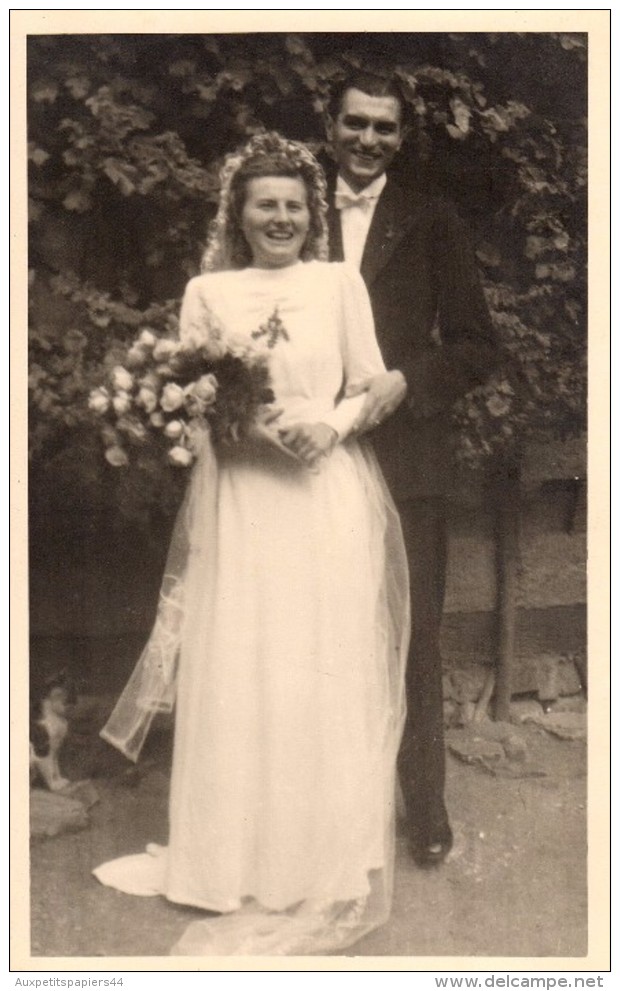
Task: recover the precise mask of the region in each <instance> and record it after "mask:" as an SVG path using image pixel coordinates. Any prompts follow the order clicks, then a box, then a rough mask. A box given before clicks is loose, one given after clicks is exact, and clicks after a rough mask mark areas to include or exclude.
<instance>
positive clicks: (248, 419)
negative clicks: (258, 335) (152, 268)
mask: <svg viewBox="0 0 620 991" xmlns="http://www.w3.org/2000/svg"><path fill="white" fill-rule="evenodd" d="M273 399H274V396H273V393H272V391H271V389H270V387H269V370H268V367H267V363H266V358H265V356H264V354H260V353H256V352H254V351H252V350H251V348H245V349H244V348H234V349H231V348H228V347H226V346H225V345H224V344H223V343H222V340H221V337H218V335H210V339H209V341H208V343H206V344H201V345H194V344H190V343H187V344H185V343H181V342H179V341H176V340H172V339H170V338H167V337H158V336H157V335H156V334H155V332H154V331H152V330H150V329H144V330H142V332H141V333H140V335H139V337H138V338H137V340H136V341H135V342H134V343H133V344H132V345H131V346H130V347H129V348H128V350H127V352H126V354H125V355H124V356H122V358H121V360H120V362H119V363H118V364H116V365H114V366H113V367H111V368H110V370H109V372H108V374H107V376H106V380H105V381H104V383H103V384H101V385H100V386H98V387H97V388H95V389H93V390H92V391H91V393H90V397H89V401H88V405H89V407H90V409H91V410H92V411H93V413H94V414H95V415H96V416H97V417H100V418H101V419H102V420H103V425H102V430H101V434H102V438H103V442H104V444H105V448H106V451H105V457H106V459H107V461H108V462H109V463H110V464H111V465H114V466H115V467H122V466H124V465H127V464H129V463H130V460H131V449H132V448H136V447H139V446H141V445H145V444H148V443H153V442H155V443H159V444H163V447H164V450H165V451H166V454H167V459H168V461H169V463H170V464H172V465H176V466H179V467H187V466H189V465H191V464H192V462H193V461H194V459H195V457H196V448H197V443H196V442H197V435H198V433H199V432H200V429H201V428H204V426H205V424H208V427H209V429H210V432H211V436H212V438H213V441H214V443H215V444H216V446H217V445H220V446H221V445H232V444H235V443H237V442H238V441H240V440H242V439H243V437H244V436H245V435H246V434H247V432H248V430H249V428H250V426H251V424H252V422H253V421H254V420H255V418H256V416H257V414H258V412H259V410H260V408H261V407H262V406H263V405H265V404H267V403H271V402H273Z"/></svg>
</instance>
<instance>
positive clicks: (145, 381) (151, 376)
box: [138, 372, 159, 392]
mask: <svg viewBox="0 0 620 991" xmlns="http://www.w3.org/2000/svg"><path fill="white" fill-rule="evenodd" d="M138 385H139V386H140V388H142V386H144V388H145V389H152V390H153V392H156V391H157V389H158V388H159V378H158V377H157V375H155V373H154V372H149V373H148V375H143V376H142V378H140V379H138Z"/></svg>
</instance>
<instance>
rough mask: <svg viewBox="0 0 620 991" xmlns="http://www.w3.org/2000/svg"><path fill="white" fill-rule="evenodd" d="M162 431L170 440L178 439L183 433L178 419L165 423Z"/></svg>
mask: <svg viewBox="0 0 620 991" xmlns="http://www.w3.org/2000/svg"><path fill="white" fill-rule="evenodd" d="M164 433H165V435H166V437H169V438H170V440H178V439H179V437H180V436H181V434H182V433H183V424H182V423H181V421H180V420H171V421H170V423H167V424H166V429H165V430H164Z"/></svg>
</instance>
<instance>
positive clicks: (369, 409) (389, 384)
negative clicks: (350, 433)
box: [346, 370, 407, 433]
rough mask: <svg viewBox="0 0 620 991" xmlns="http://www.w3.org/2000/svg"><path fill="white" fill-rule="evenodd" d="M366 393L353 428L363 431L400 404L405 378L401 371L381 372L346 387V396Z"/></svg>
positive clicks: (405, 388) (382, 418)
mask: <svg viewBox="0 0 620 991" xmlns="http://www.w3.org/2000/svg"><path fill="white" fill-rule="evenodd" d="M362 392H365V393H366V400H365V402H364V405H363V406H362V412H361V413H360V415H359V416H358V418H357V420H356V422H355V426H354V430H355V431H356V432H357V433H363V432H364V431H365V430H371V429H372V428H373V427H377V426H378V425H379V424H380V423H382V422H383V420H385V419H386V418H387V417H388V416H391V415H392V413H393V412H394V410H395V409H397V408H398V406H400V404H401V403H402V401H403V399H404V398H405V396H406V394H407V380H406V379H405V376H404V375H403V373H402V372H399V371H397V370H395V371H392V372H381V373H380V374H379V375H373V377H372V378H369V379H364V381H362V382H358V383H357V384H356V385H355V386H353V387H352V388H350V389H347V393H346V394H347V397H349V396H359V395H360V393H362Z"/></svg>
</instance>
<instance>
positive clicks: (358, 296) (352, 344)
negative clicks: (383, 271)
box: [321, 264, 385, 440]
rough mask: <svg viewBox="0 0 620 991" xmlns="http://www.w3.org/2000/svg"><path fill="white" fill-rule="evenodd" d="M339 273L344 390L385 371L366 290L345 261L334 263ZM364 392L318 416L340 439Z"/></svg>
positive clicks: (351, 422) (350, 426)
mask: <svg viewBox="0 0 620 991" xmlns="http://www.w3.org/2000/svg"><path fill="white" fill-rule="evenodd" d="M333 268H334V269H335V270H337V272H338V279H339V289H340V293H339V295H340V307H341V347H342V356H343V367H344V383H343V393H344V391H345V389H347V388H350V387H351V386H355V385H357V384H358V383H359V382H362V381H363V380H364V379H367V378H370V377H372V376H373V375H378V374H380V373H381V372H384V371H385V365H384V363H383V359H382V357H381V352H380V350H379V345H378V343H377V338H376V336H375V325H374V320H373V316H372V309H371V306H370V299H369V296H368V290H367V289H366V286H365V284H364V281H363V279H362V277H361V275H360V274H359V272H358V271H357V270H356V269H355V268H353V267H352V266H349V265H346V264H334V266H333ZM365 399H366V395H365V393H362V394H361V395H359V396H353V397H351V398H343V399H341V400H340V402H339V403H338V404H337V406H336V408H335V409H334V410H333V412H331V413H328V414H327V415H325V416H323V417H321V422H322V423H327V424H328V425H329V426H330V427H333V428H334V430H335V431H336V432H337V434H338V437H339V439H340V440H344V438H345V437H346V436H347V435H348V434H349V433H350V432H351V430H352V429H353V426H354V424H355V422H356V420H357V419H358V417H359V415H360V413H361V411H362V407H363V405H364V401H365Z"/></svg>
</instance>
